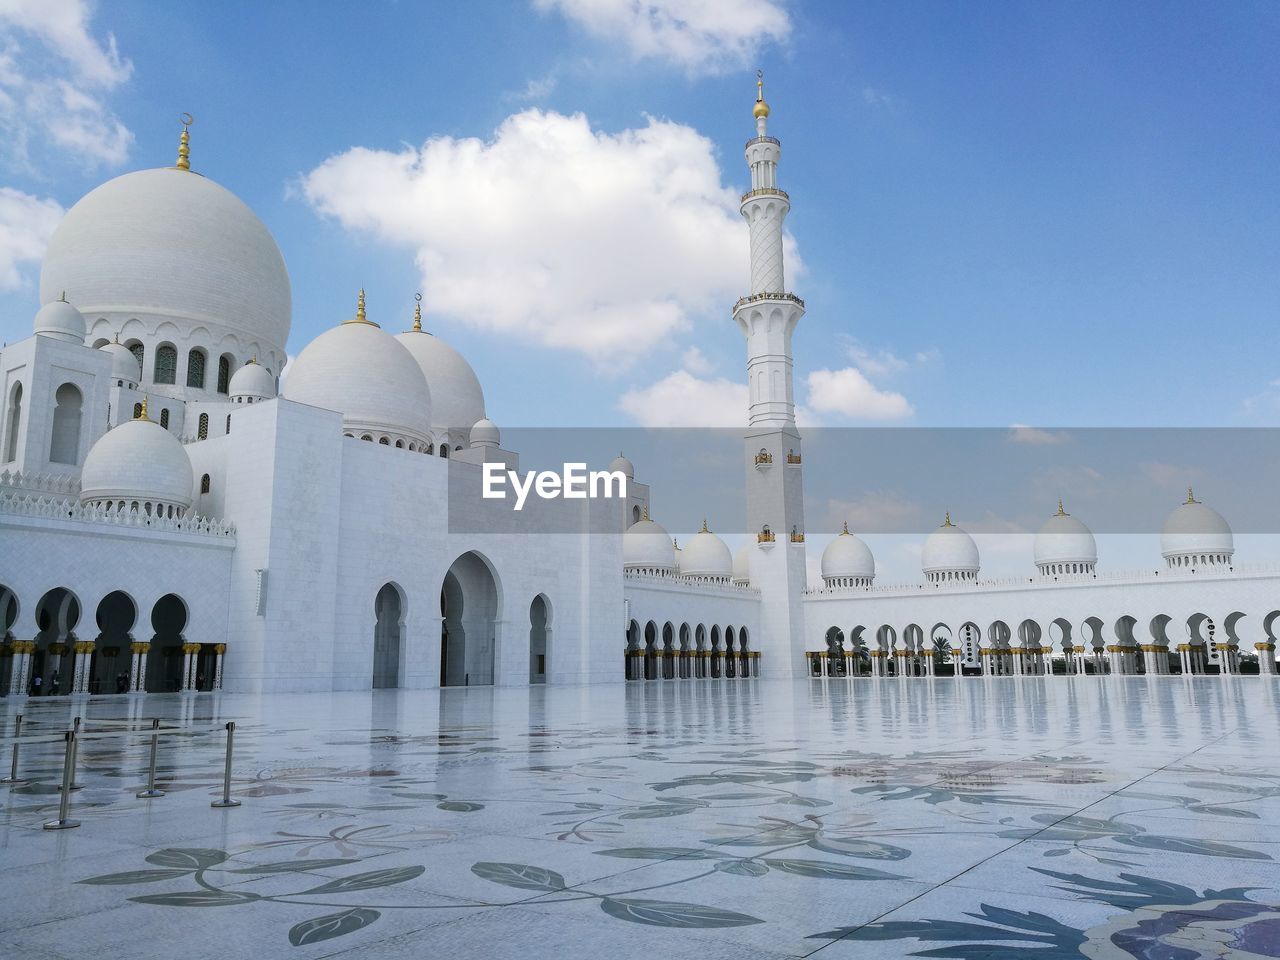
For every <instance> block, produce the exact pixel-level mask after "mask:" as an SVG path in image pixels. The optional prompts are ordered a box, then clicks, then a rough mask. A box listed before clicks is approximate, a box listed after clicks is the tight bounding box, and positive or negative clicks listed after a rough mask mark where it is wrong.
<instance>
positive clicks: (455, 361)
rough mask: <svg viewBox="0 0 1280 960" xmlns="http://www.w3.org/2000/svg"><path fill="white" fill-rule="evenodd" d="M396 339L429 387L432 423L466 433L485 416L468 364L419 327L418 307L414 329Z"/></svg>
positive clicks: (419, 315)
mask: <svg viewBox="0 0 1280 960" xmlns="http://www.w3.org/2000/svg"><path fill="white" fill-rule="evenodd" d="M396 339H397V340H399V341H400V342H401V343H402V344H404V346H405V348H406V349H407V350H408V351H409V353H411V354H412V355H413V359H414V360H416V361H417V362H418V366H419V367H420V368H421V369H422V374H423V376H425V377H426V378H427V383H428V384H429V385H430V386H431V398H432V400H433V401H434V402H435V408H434V411H433V413H432V416H431V425H432V426H433V427H435V428H436V429H437V430H449V431H455V432H457V434H458V436H459V437H460V436H465V434H466V431H467V430H469V429H470V428H471V425H472V424H473V423H475V422H476V421H477V420H483V419H484V391H483V390H481V389H480V380H479V378H478V377H476V372H475V371H474V370H472V369H471V364H469V363H467V361H466V360H464V359H463V358H462V354H460V353H459V352H458V351H457V350H455V349H453V347H451V346H449V344H447V343H445V342H444V341H443V340H441V339H440V338H439V337H437V336H435V335H433V334H430V333H427V332H426V331H425V330H423V329H422V314H421V308H418V309H417V310H416V311H415V314H414V319H413V329H412V330H407V331H405V332H404V333H402V334H399V335H398V336H397V337H396ZM457 438H458V437H455V438H454V439H457Z"/></svg>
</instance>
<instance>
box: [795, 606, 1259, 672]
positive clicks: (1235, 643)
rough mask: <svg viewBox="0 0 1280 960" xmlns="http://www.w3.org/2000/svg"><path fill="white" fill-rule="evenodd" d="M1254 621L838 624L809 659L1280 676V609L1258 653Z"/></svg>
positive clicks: (919, 668) (895, 667)
mask: <svg viewBox="0 0 1280 960" xmlns="http://www.w3.org/2000/svg"><path fill="white" fill-rule="evenodd" d="M1246 619H1247V618H1246V616H1245V614H1244V613H1242V612H1239V611H1235V612H1232V613H1229V614H1227V615H1226V616H1224V617H1222V618H1221V619H1220V620H1218V619H1216V618H1214V617H1211V616H1209V615H1208V614H1205V613H1195V614H1192V615H1191V616H1190V617H1188V618H1187V619H1186V620H1185V622H1184V621H1181V620H1175V619H1174V618H1173V617H1172V616H1170V615H1168V614H1163V613H1162V614H1157V615H1156V616H1154V617H1152V618H1150V620H1149V621H1147V622H1146V623H1145V624H1144V623H1142V622H1140V621H1139V620H1138V618H1136V617H1133V616H1127V615H1126V616H1122V617H1120V618H1119V619H1117V620H1116V621H1115V622H1114V623H1107V622H1106V621H1104V620H1103V619H1102V618H1100V617H1087V618H1085V619H1084V620H1083V621H1081V622H1080V623H1078V624H1073V623H1072V622H1071V621H1069V620H1067V619H1066V618H1063V617H1059V618H1057V619H1054V620H1051V621H1049V622H1047V623H1043V624H1042V623H1041V622H1039V621H1037V620H1023V621H1021V622H1019V623H1016V624H1014V625H1011V624H1010V623H1006V622H1005V621H1003V620H996V621H993V622H992V623H989V624H986V625H985V626H984V625H980V624H977V623H974V622H972V621H966V622H964V623H960V624H957V625H952V624H948V623H935V624H933V625H932V626H929V625H927V624H924V625H922V624H915V623H909V624H906V625H905V626H902V627H901V628H898V627H895V626H893V625H890V624H880V625H879V626H875V625H865V624H858V625H856V626H853V627H851V628H849V629H848V630H847V631H846V630H844V629H843V628H841V627H840V626H837V625H833V626H830V627H828V628H827V630H826V633H825V635H824V636H823V649H820V650H809V651H806V657H807V659H808V671H809V675H810V676H814V677H856V676H862V675H870V676H897V677H913V676H915V677H932V676H955V677H959V676H1035V675H1050V674H1055V673H1058V674H1106V673H1112V674H1123V675H1143V674H1145V675H1150V676H1164V675H1169V674H1179V673H1181V674H1205V673H1219V674H1238V673H1265V674H1275V673H1276V672H1277V666H1276V660H1275V650H1276V634H1275V630H1276V628H1277V627H1280V610H1273V611H1271V612H1270V613H1268V614H1267V615H1266V616H1265V617H1263V618H1262V622H1261V624H1260V625H1261V627H1262V631H1263V634H1264V636H1265V639H1264V640H1262V641H1259V642H1257V643H1255V644H1253V646H1252V649H1248V648H1246V647H1245V645H1244V644H1243V643H1242V640H1241V637H1240V632H1241V630H1242V628H1243V626H1244V621H1245V620H1246ZM1108 632H1109V633H1110V635H1111V639H1107V638H1106V636H1105V635H1106V634H1107V633H1108ZM1143 634H1145V636H1144V635H1143Z"/></svg>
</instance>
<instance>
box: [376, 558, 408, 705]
mask: <svg viewBox="0 0 1280 960" xmlns="http://www.w3.org/2000/svg"><path fill="white" fill-rule="evenodd" d="M373 614H374V625H373V689H375V690H382V689H386V688H390V687H398V686H400V655H401V647H402V643H401V641H402V640H403V639H404V597H403V596H402V595H401V593H400V588H399V587H398V586H396V585H395V584H394V583H386V584H383V585H382V589H381V590H379V591H378V595H377V596H376V597H375V598H374V601H373Z"/></svg>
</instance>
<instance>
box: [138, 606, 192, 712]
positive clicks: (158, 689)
mask: <svg viewBox="0 0 1280 960" xmlns="http://www.w3.org/2000/svg"><path fill="white" fill-rule="evenodd" d="M186 627H187V605H186V604H185V603H184V602H183V600H182V598H181V597H179V596H178V595H177V594H176V593H167V594H165V595H164V596H163V597H161V598H160V599H159V600H157V601H156V605H155V606H154V607H152V608H151V629H152V630H154V631H155V633H154V635H153V636H152V637H151V649H150V651H149V652H148V654H147V692H148V693H172V692H174V691H176V690H181V689H182V668H183V666H184V665H185V664H184V662H183V661H184V655H183V650H182V647H183V644H184V643H185V639H184V638H183V636H182V631H183V630H185V629H186Z"/></svg>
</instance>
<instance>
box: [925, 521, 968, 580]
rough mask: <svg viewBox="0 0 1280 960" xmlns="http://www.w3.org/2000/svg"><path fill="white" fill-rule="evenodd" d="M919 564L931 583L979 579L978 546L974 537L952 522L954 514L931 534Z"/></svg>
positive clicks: (926, 541)
mask: <svg viewBox="0 0 1280 960" xmlns="http://www.w3.org/2000/svg"><path fill="white" fill-rule="evenodd" d="M920 567H921V569H922V570H923V571H924V575H925V579H926V580H927V581H928V582H929V583H935V584H940V583H953V582H957V581H969V582H972V581H975V580H977V579H978V568H979V560H978V545H977V544H976V543H974V542H973V537H971V536H969V534H968V533H966V532H965V531H964V530H962V529H960V528H959V527H957V526H956V525H955V524H954V523H952V522H951V513H950V511H948V512H947V517H946V519H945V520H943V521H942V526H940V527H938V529H936V530H934V531H933V533H931V534H929V536H928V538H927V539H926V540H925V542H924V549H923V550H922V551H921V552H920Z"/></svg>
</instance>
